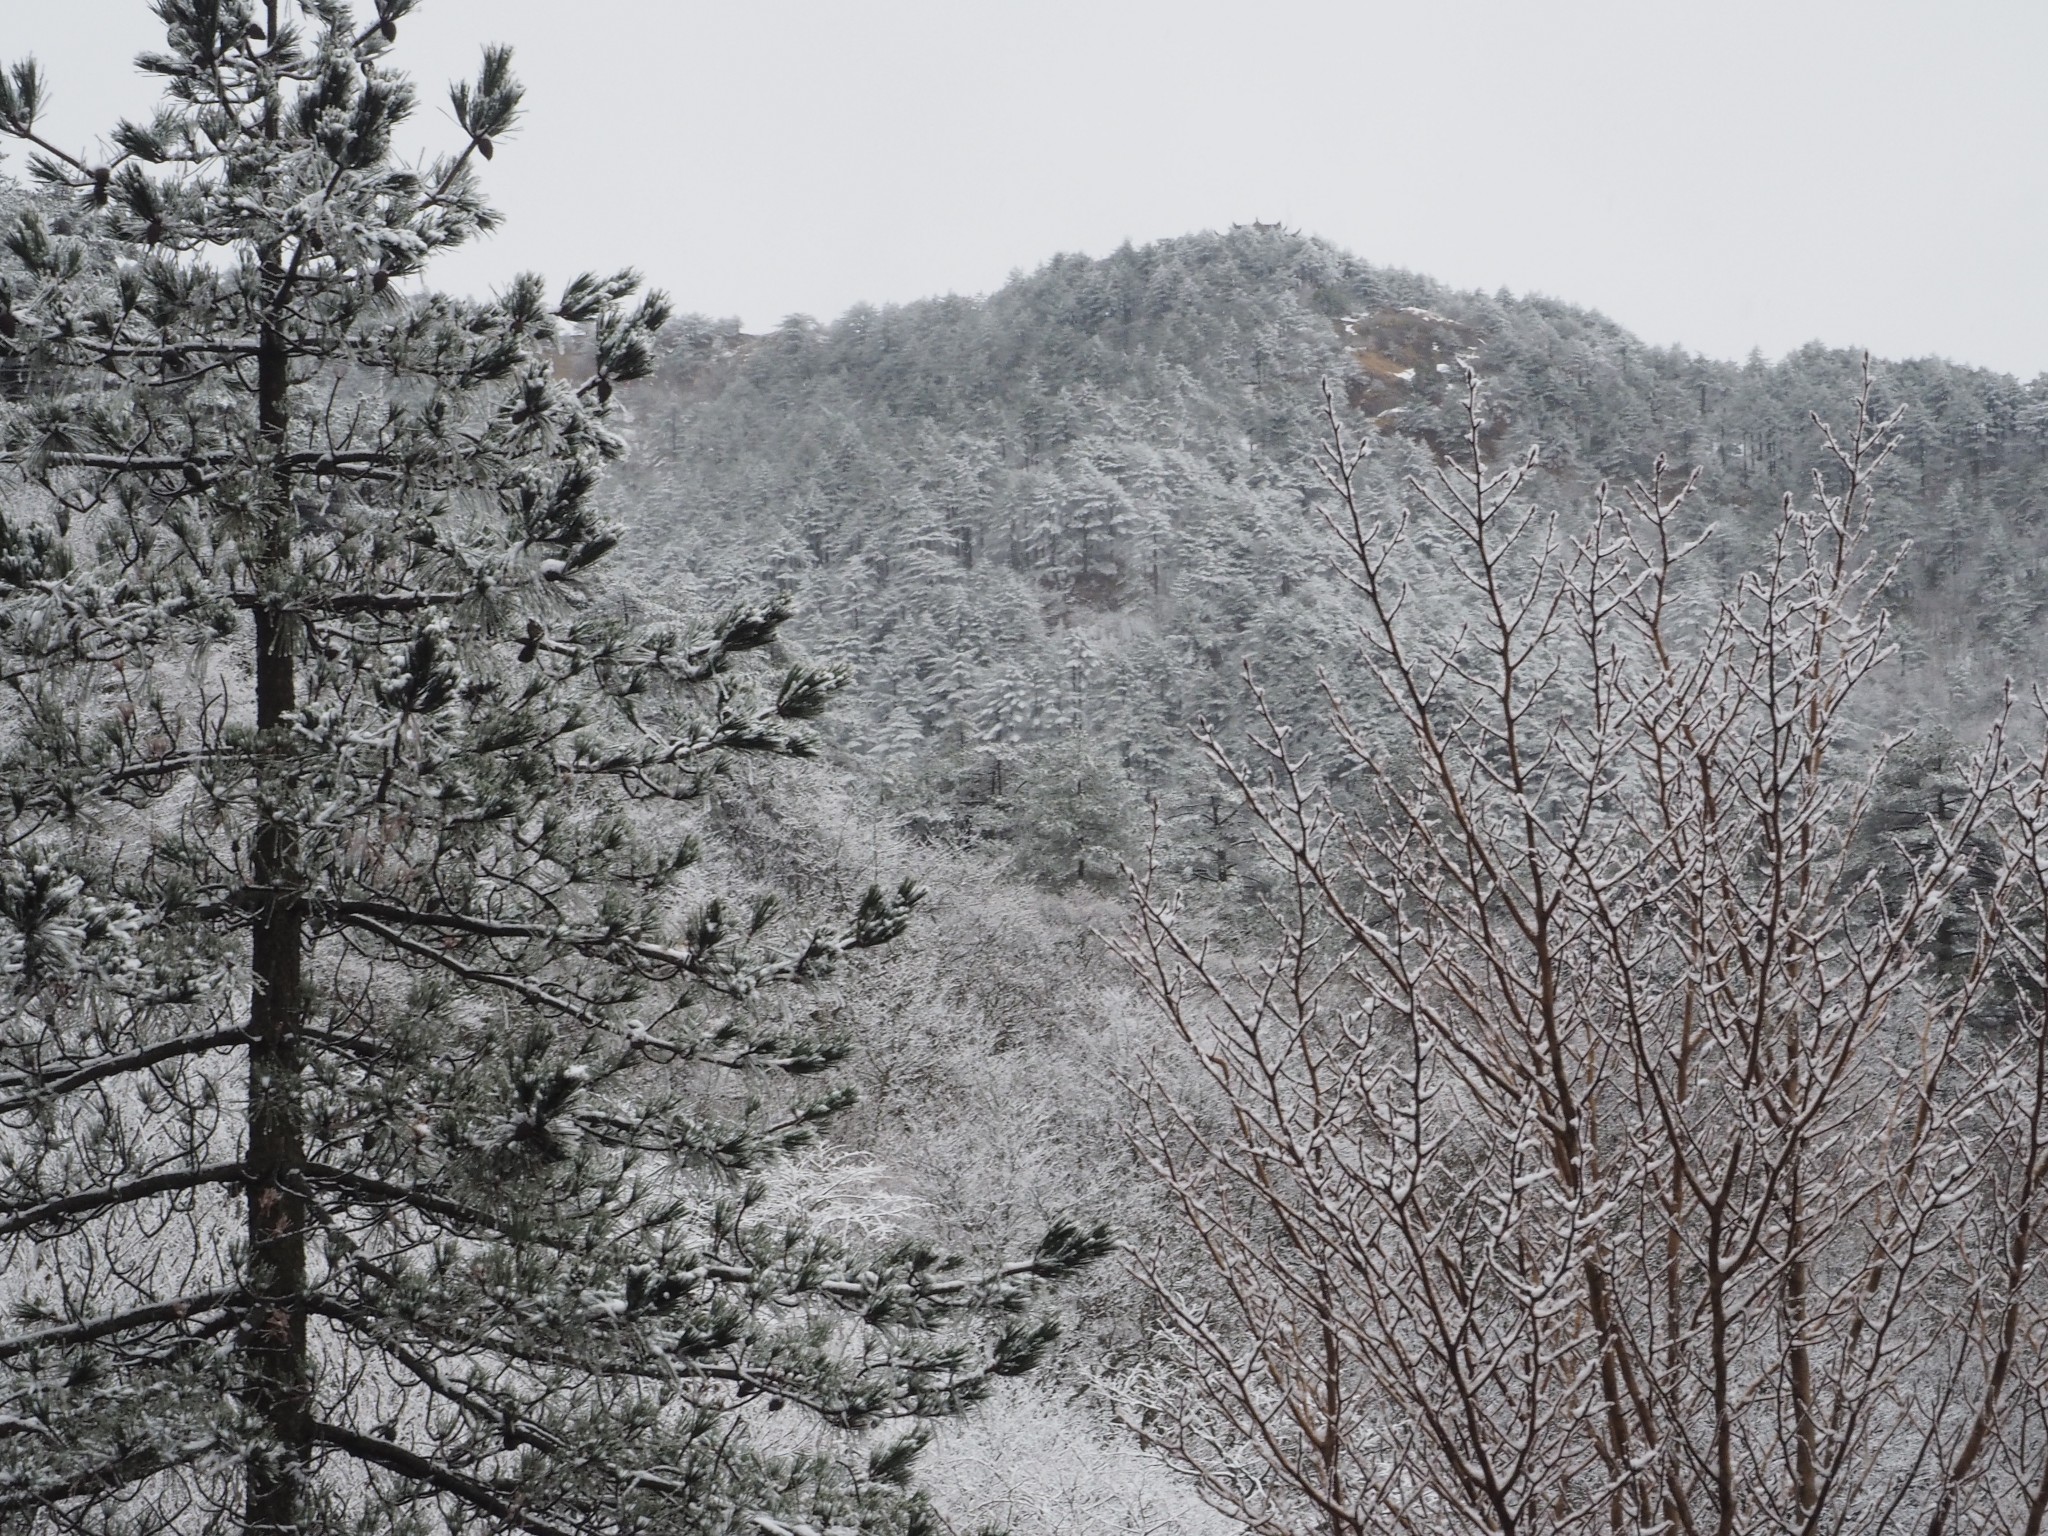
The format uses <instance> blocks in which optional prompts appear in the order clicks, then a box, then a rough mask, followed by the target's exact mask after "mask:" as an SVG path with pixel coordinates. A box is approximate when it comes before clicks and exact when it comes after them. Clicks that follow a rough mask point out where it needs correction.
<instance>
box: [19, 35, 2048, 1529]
mask: <svg viewBox="0 0 2048 1536" xmlns="http://www.w3.org/2000/svg"><path fill="white" fill-rule="evenodd" d="M157 9H158V11H159V14H160V15H161V16H162V18H163V20H164V23H165V44H164V47H163V49H162V51H161V52H160V53H159V54H156V55H152V56H150V57H149V58H148V59H147V60H146V61H145V67H146V68H148V69H149V70H150V71H151V72H152V73H153V74H155V75H156V76H158V77H159V78H160V79H161V81H162V83H163V86H164V90H165V98H164V107H163V110H162V112H161V113H160V114H159V115H158V116H157V117H156V118H154V119H152V120H150V121H148V122H144V123H135V124H124V125H122V126H120V127H119V128H118V129H117V130H115V131H113V132H112V134H111V136H110V139H109V141H108V144H109V147H108V149H107V151H106V154H107V158H106V159H105V160H104V161H99V160H93V159H89V158H73V157H71V156H69V155H67V154H65V153H63V152H62V151H61V150H60V149H59V148H58V147H57V146H54V145H51V144H48V143H44V142H43V141H42V138H41V136H40V134H39V132H38V128H37V113H38V107H39V103H40V100H41V98H42V96H43V95H44V94H45V92H46V89H47V88H46V85H45V82H43V81H42V79H41V78H40V75H39V74H38V72H37V71H36V70H35V69H34V68H33V67H31V66H29V65H27V64H22V65H20V66H18V67H11V68H10V69H9V71H8V72H7V73H6V74H5V75H4V77H0V134H4V135H5V142H6V143H7V144H8V145H9V147H10V149H11V150H18V151H19V155H18V156H17V157H16V158H14V159H11V160H10V161H9V162H8V163H7V165H6V167H5V168H4V169H5V171H6V173H8V174H10V175H12V176H14V177H15V178H16V179H14V180H7V181H0V232H4V250H0V682H4V685H5V687H4V692H0V795H4V803H5V815H4V823H0V987H4V988H5V990H6V998H7V1002H6V1007H5V1010H4V1019H0V1297H4V1300H5V1302H6V1305H7V1308H8V1321H7V1322H6V1324H5V1326H4V1328H0V1525H4V1526H5V1528H7V1529H10V1530H12V1529H21V1530H24V1531H37V1532H41V1531H50V1532H57V1531H102V1532H117V1531H118V1532H131V1531H132V1532H138V1533H140V1532H159V1531H161V1532H187V1531H191V1532H201V1531H216V1530H222V1531H226V1530H242V1531H269V1532H328V1531H335V1532H339V1531H344V1530H347V1531H362V1532H382V1531H391V1532H398V1531H405V1532H422V1533H425V1532H437V1531H450V1532H455V1531H494V1530H525V1531H533V1532H540V1533H546V1536H561V1533H577V1536H586V1533H588V1536H596V1533H624V1532H647V1533H654V1532H667V1531H702V1532H765V1533H768V1536H784V1533H800V1536H820V1533H828V1532H836V1533H849V1532H903V1533H913V1532H932V1533H936V1532H950V1531H959V1532H966V1531H976V1530H993V1529H1007V1530H1013V1531H1016V1532H1018V1533H1019V1536H1025V1533H1038V1532H1043V1533H1048V1536H1049V1533H1052V1532H1062V1533H1067V1532H1085V1533H1091V1536H1094V1533H1103V1536H1107V1533H1112V1532H1165V1531H1176V1532H1179V1531H1194V1532H1202V1533H1209V1532H1217V1533H1226V1532H1232V1531H1245V1530H1251V1531H1258V1532H1261V1533H1268V1532H1270V1533H1274V1536H1281V1533H1287V1536H1294V1533H1301V1536H1308V1533H1312V1532H1326V1533H1330V1536H1352V1533H1358V1536H1365V1533H1380V1532H1397V1531H1401V1532H1406V1531H1413V1532H1435V1531H1456V1532H1473V1533H1479V1532H1486V1533H1500V1536H1506V1533H1511V1532H1513V1533H1523V1532H1529V1533H1534V1532H1559V1533H1562V1532H1567V1531H1571V1532H1576V1531H1593V1530H1608V1531H1629V1532H1635V1533H1639V1536H1649V1533H1653V1532H1655V1533H1665V1532H1678V1531H1683V1532H1704V1531H1713V1532H1737V1531H1740V1532H1765V1531H1769V1532H1793V1531H1798V1532H1816V1533H1817V1532H1873V1533H1874V1532H1908V1531H1911V1532H1916V1533H1930V1536H1931V1533H1935V1532H1961V1531H1979V1530H1983V1531H2010V1532H2028V1533H2035V1532H2038V1531H2040V1530H2041V1529H2042V1528H2043V1525H2044V1522H2048V1358H2044V1355H2043V1350H2044V1346H2048V1294H2044V1292H2043V1290H2042V1284H2043V1282H2042V1280H2041V1278H2040V1274H2039V1271H2040V1268H2041V1266H2040V1265H2039V1263H2038V1261H2037V1254H2036V1248H2037V1246H2038V1244H2039V1242H2040V1240H2041V1238H2040V1229H2041V1225H2042V1218H2043V1216H2044V1215H2048V1211H2044V1210H2043V1202H2044V1199H2048V1193H2044V1191H2048V1018H2044V999H2048V951H2044V940H2043V933H2044V923H2048V758H2044V755H2043V754H2044V736H2048V733H2044V730H2043V710H2042V702H2041V698H2040V695H2039V694H2038V693H2037V692H2036V691H2035V682H2034V680H2035V679H2036V678H2037V677H2039V676H2041V675H2042V670H2043V668H2044V665H2048V643H2044V635H2048V629H2044V622H2043V621H2044V617H2048V613H2044V610H2048V595H2044V594H2048V585H2044V582H2043V580H2042V577H2043V561H2044V554H2048V529H2044V520H2043V513H2044V511H2048V380H2043V381H2035V382H2033V383H2022V382H2020V381H2016V380H2013V379H2010V378H2007V377H2003V376H1999V375H1994V374H1990V373H1987V372H1984V371H1982V370H1976V369H1971V368H1967V367H1963V366H1960V365H1954V364H1950V363H1945V362H1940V361H1932V360H1919V361H1887V360H1883V359H1868V358H1864V357H1862V356H1860V355H1857V354H1852V353H1847V352H1840V351H1833V350H1829V349H1826V348H1823V347H1819V346H1815V347H1810V348H1807V349H1804V350H1802V351H1800V352H1797V353H1794V354H1792V355H1790V356H1788V357H1786V358H1783V359H1780V360H1777V361H1775V362H1772V361H1767V360H1765V359H1762V358H1760V357H1755V358H1752V359H1750V360H1749V361H1748V362H1746V363H1742V364H1730V363H1723V362H1716V361H1712V360H1709V359H1704V358H1700V357H1697V356H1691V355H1687V354H1684V353H1682V352H1678V351H1672V350H1663V349H1656V348H1648V347H1645V346H1643V345H1642V344H1641V343H1640V342H1638V341H1637V340H1636V339H1635V338H1633V337H1631V336H1630V335H1629V334H1627V333H1626V332H1625V331H1623V330H1621V329H1620V328H1618V327H1616V326H1614V325H1613V324H1611V323H1609V322H1608V321H1606V320H1604V319H1603V318H1601V317H1600V316H1599V315H1597V314H1594V313H1590V312H1587V311H1583V310H1578V309H1574V308H1571V307H1569V306H1567V305H1563V304H1559V303H1556V302H1552V301H1548V300H1543V299H1534V298H1519V299H1518V298H1515V297H1513V296H1511V295H1507V294H1505V293H1503V294H1499V295H1493V296H1488V295H1485V294H1478V293H1466V292H1457V291H1452V290H1448V289H1446V288H1443V287H1442V286H1440V285H1438V284H1436V283H1434V282H1432V281H1431V280H1429V279H1428V278H1427V277H1424V276H1421V275H1417V274H1409V273H1403V272H1397V271H1390V270H1386V269H1382V268H1376V267H1373V266H1371V265H1368V264H1367V263H1365V262H1363V261H1361V260H1359V259H1357V258H1356V257H1354V256H1352V255H1350V254H1348V253H1346V252H1343V251H1340V250H1337V249H1335V248H1333V247H1331V246H1329V245H1328V244H1326V243H1323V242H1321V241H1318V240H1316V239H1314V238H1312V237H1308V236H1305V235H1302V234H1300V233H1298V232H1295V231H1291V230H1287V229H1282V228H1277V227H1272V226H1265V225H1246V226H1240V227H1237V228H1233V229H1230V230H1227V231H1223V232H1220V233H1218V232H1211V233H1204V234H1196V235H1190V236H1187V237H1185V238H1182V239H1177V240H1171V241H1165V242H1160V243H1158V244H1154V245H1149V246H1146V247H1143V248H1125V249H1123V250H1120V251H1118V252H1115V253H1114V254H1112V255H1110V256H1108V257H1105V258H1102V259H1099V260H1095V259H1088V258H1083V257H1061V258H1058V259H1055V260H1053V261H1051V262H1049V263H1048V264H1046V265H1045V266H1044V267H1042V268H1040V269H1039V270H1038V271H1036V272H1033V273H1031V274H1029V275H1026V276H1020V277H1018V278H1017V279H1015V280H1014V281H1012V282H1011V283H1010V284H1008V285H1007V286H1005V287H1004V288H1003V289H1001V290H1000V291H998V292H996V293H994V294H991V295H988V296H986V297H984V298H978V299H963V298H949V299H939V300H932V301H928V302H924V303H919V304H913V305H907V306H902V307H898V308H891V309H886V310H873V309H860V310H855V311H853V312H851V313H849V314H847V315H844V316H841V317H839V318H838V319H836V320H833V321H831V322H829V323H821V322H818V321H815V320H812V319H808V318H805V317H793V318H791V319H790V320H789V321H787V322H785V323H784V324H783V325H782V326H781V327H780V328H778V329H777V330H775V331H773V332H771V333H769V334H766V335H752V334H746V333H743V332H742V331H741V330H740V329H739V328H738V327H737V326H736V325H734V324H732V323H730V322H722V321H718V320H715V319H709V318H705V317H701V316H692V315H682V316H674V315H672V314H671V306H670V304H669V303H668V301H667V300H666V299H665V298H664V297H663V296H661V295H659V294H650V293H647V292H646V291H644V290H643V288H642V287H641V285H640V284H639V282H638V280H637V279H636V278H635V277H634V275H633V274H632V273H631V272H630V271H620V272H618V273H616V274H595V275H584V276H573V275H571V276H569V277H567V278H566V279H564V280H557V281H554V282H543V281H542V280H541V279H539V278H533V279H522V280H521V281H520V282H518V283H516V284H514V285H512V286H510V287H508V288H507V289H506V290H505V291H504V292H502V293H499V294H497V295H494V296H492V297H490V298H488V299H481V300H470V299H460V298H455V297H450V296H447V295H444V294H440V293H437V292H436V291H435V290H434V288H433V286H432V285H433V281H434V266H433V258H434V256H435V254H436V252H438V251H441V250H445V249H449V248H452V247H455V246H458V245H460V244H462V243H464V242H466V241H468V240H471V239H473V238H475V237H476V236H477V235H478V234H480V233H482V232H484V231H486V230H489V229H491V228H492V227H493V225H494V223H495V218H494V215H493V214H492V213H491V211H490V208H489V205H488V198H487V191H488V189H487V179H488V177H487V173H488V169H489V165H488V162H490V161H491V160H492V159H493V158H494V157H495V156H496V155H497V154H498V153H499V152H500V149H501V147H502V148H503V150H504V152H507V153H516V152H517V144H516V140H511V141H509V142H508V140H507V135H508V132H509V131H510V130H511V129H512V128H513V127H514V125H515V124H516V122H517V120H518V114H519V110H520V104H521V94H520V89H519V85H518V82H517V79H516V76H515V73H514V71H513V68H512V61H511V60H510V58H509V56H507V55H506V54H504V53H503V52H502V50H489V49H487V50H485V52H484V54H483V59H482V65H481V68H480V71H479V73H478V74H477V76H476V77H474V78H472V79H471V80H469V81H466V82H463V83H460V84H458V85H457V86H456V87H454V89H453V91H452V93H451V95H450V97H449V98H448V106H447V114H448V117H449V119H450V126H449V127H448V129H447V134H448V144H447V146H446V153H445V155H443V156H442V157H441V158H439V159H436V160H433V161H431V162H428V163H423V164H412V163H409V162H406V161H403V160H401V159H399V158H398V157H396V156H395V155H394V153H393V150H392V147H391V146H392V140H393V134H394V131H395V130H396V128H397V127H398V125H400V124H401V123H403V122H405V121H406V120H407V118H408V117H409V116H413V115H418V116H421V117H425V116H426V115H427V114H426V109H425V108H424V107H423V106H422V105H421V103H420V102H418V101H416V97H415V89H414V86H413V85H412V84H411V83H409V82H408V81H407V80H406V78H405V76H404V39H405V23H406V16H407V14H408V12H409V11H411V10H412V9H413V6H412V4H411V3H409V0H377V3H376V4H374V5H369V4H358V5H356V6H354V7H351V6H350V5H348V4H346V3H343V0H319V3H314V0H293V3H284V0H277V3H262V4H259V3H252V0H163V3H162V4H160V5H158V7H157ZM497 238H499V239H501V240H507V241H516V240H517V239H518V231H517V230H516V229H507V230H503V231H501V232H500V233H499V234H498V236H497ZM621 254H622V256H631V255H635V254H639V253H621Z"/></svg>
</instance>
